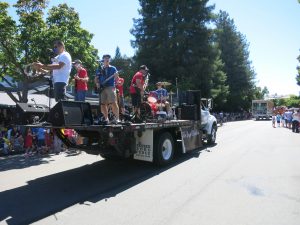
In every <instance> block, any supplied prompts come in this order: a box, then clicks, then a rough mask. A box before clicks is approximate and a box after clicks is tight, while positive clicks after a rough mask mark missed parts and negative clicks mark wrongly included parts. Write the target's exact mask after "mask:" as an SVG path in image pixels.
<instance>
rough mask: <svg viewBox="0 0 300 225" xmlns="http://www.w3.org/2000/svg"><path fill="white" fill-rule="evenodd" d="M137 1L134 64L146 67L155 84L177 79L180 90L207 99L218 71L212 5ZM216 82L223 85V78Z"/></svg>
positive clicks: (187, 0)
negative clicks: (199, 91) (213, 42)
mask: <svg viewBox="0 0 300 225" xmlns="http://www.w3.org/2000/svg"><path fill="white" fill-rule="evenodd" d="M139 2H140V6H141V9H140V10H139V14H140V15H141V18H139V19H134V27H133V29H132V30H131V33H132V34H133V35H134V36H135V40H134V41H132V46H133V47H134V48H135V49H136V50H137V51H136V55H135V60H136V62H137V64H146V65H147V66H148V67H149V69H150V71H151V74H152V79H153V80H154V81H158V80H167V81H171V82H172V83H175V80H176V78H178V84H179V87H180V88H182V89H187V88H190V89H200V90H201V91H202V96H209V97H210V96H211V95H212V92H211V90H212V88H213V86H214V81H215V80H214V76H215V75H216V72H217V71H218V69H219V68H220V66H217V65H215V63H216V60H217V54H216V53H215V52H214V50H213V48H212V45H211V36H212V30H211V29H210V28H208V24H209V23H210V22H211V21H212V10H213V6H208V5H207V3H208V0H184V1H182V0H166V1H159V0H140V1H139ZM218 63H220V62H218ZM216 81H217V82H219V84H221V83H222V79H221V80H220V79H219V80H218V79H216ZM216 86H217V85H216ZM219 93H221V92H220V91H217V90H215V92H214V93H213V94H214V95H216V96H217V95H218V94H219Z"/></svg>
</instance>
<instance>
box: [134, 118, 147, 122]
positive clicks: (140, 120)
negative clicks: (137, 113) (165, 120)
mask: <svg viewBox="0 0 300 225" xmlns="http://www.w3.org/2000/svg"><path fill="white" fill-rule="evenodd" d="M133 122H134V123H143V122H144V121H143V120H142V119H141V118H139V117H135V118H134V119H133Z"/></svg>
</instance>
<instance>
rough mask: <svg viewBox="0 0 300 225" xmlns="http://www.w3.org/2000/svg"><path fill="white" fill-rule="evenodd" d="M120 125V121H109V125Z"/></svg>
mask: <svg viewBox="0 0 300 225" xmlns="http://www.w3.org/2000/svg"><path fill="white" fill-rule="evenodd" d="M120 123H121V120H116V119H114V120H112V121H110V124H120Z"/></svg>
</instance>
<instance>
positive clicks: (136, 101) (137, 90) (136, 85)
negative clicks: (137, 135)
mask: <svg viewBox="0 0 300 225" xmlns="http://www.w3.org/2000/svg"><path fill="white" fill-rule="evenodd" d="M148 71H149V70H148V68H147V66H145V65H142V66H140V70H139V71H138V72H137V73H136V74H135V75H134V76H133V78H132V80H131V84H130V89H129V92H130V95H131V101H132V106H133V110H134V114H135V115H136V120H140V114H141V112H140V105H141V103H142V97H143V96H144V90H145V87H144V84H145V76H146V75H147V73H148Z"/></svg>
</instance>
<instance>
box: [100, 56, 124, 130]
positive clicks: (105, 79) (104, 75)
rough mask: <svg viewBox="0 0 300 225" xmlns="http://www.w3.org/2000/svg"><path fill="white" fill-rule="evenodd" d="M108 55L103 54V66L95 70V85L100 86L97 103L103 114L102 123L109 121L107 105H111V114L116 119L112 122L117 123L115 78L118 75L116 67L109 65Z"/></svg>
mask: <svg viewBox="0 0 300 225" xmlns="http://www.w3.org/2000/svg"><path fill="white" fill-rule="evenodd" d="M110 59H111V56H110V55H103V57H102V60H103V67H101V68H99V69H98V70H97V72H96V79H95V82H96V85H97V87H98V88H100V91H99V105H100V106H101V112H102V114H103V116H104V119H105V121H104V124H108V123H109V119H108V107H109V105H111V107H112V111H113V114H114V116H115V118H116V121H111V122H113V123H119V122H120V119H119V107H118V102H117V95H116V88H115V79H116V78H117V76H118V71H117V69H116V67H114V66H112V65H110Z"/></svg>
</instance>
